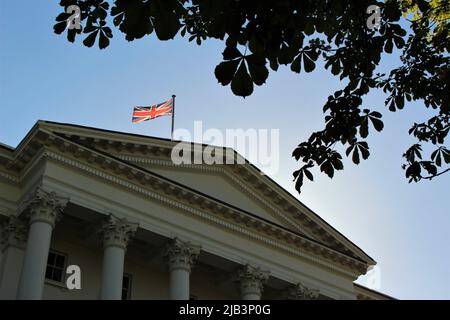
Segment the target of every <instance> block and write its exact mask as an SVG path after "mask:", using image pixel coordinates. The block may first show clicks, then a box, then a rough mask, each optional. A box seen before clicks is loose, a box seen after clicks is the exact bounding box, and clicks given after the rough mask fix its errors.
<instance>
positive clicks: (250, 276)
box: [234, 264, 270, 295]
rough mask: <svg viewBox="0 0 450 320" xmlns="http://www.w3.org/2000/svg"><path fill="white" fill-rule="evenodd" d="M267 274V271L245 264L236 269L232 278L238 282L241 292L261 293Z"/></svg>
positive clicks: (268, 273)
mask: <svg viewBox="0 0 450 320" xmlns="http://www.w3.org/2000/svg"><path fill="white" fill-rule="evenodd" d="M269 275H270V272H269V271H263V270H261V268H259V267H254V266H251V265H249V264H246V265H245V266H243V267H242V268H240V269H239V270H238V272H237V274H236V276H235V277H234V280H235V281H238V282H239V283H240V289H241V294H243V295H245V294H249V293H253V294H257V295H261V294H262V292H263V287H264V284H265V283H266V281H267V279H268V278H269Z"/></svg>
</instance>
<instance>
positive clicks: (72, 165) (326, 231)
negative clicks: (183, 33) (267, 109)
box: [0, 122, 374, 300]
mask: <svg viewBox="0 0 450 320" xmlns="http://www.w3.org/2000/svg"><path fill="white" fill-rule="evenodd" d="M173 145H174V143H173V142H171V141H165V140H164V141H162V140H157V139H156V140H155V139H152V138H148V137H134V136H129V135H124V134H119V133H113V132H102V131H98V130H96V129H92V128H83V127H77V126H70V125H60V124H53V123H47V122H40V123H38V124H37V125H36V126H35V127H34V128H33V130H32V131H31V132H30V134H29V135H28V136H27V137H26V138H25V139H24V142H23V143H22V144H21V145H20V146H19V147H18V148H16V149H15V150H2V151H1V153H0V159H1V160H0V177H1V179H0V190H1V191H2V192H1V195H0V222H1V223H2V225H3V229H2V239H3V240H2V248H3V249H2V265H3V268H2V270H1V271H2V274H1V276H2V278H1V279H2V282H1V284H0V293H1V295H2V296H1V297H2V298H10V299H11V298H14V297H17V298H19V299H66V298H67V299H121V298H122V297H123V295H124V292H126V293H127V294H130V295H129V297H130V298H131V299H156V298H159V299H168V298H170V299H179V300H186V299H189V298H198V299H244V300H257V299H283V298H290V299H355V298H356V294H355V290H354V287H353V281H354V280H355V279H356V278H357V277H358V276H359V275H360V274H363V273H365V271H366V269H367V267H368V266H369V265H372V264H374V261H373V260H372V259H371V258H370V257H368V256H367V255H366V254H365V253H364V252H363V251H361V250H360V249H359V248H358V247H356V246H355V245H354V244H352V243H351V242H350V241H349V240H347V239H346V238H345V237H342V236H341V235H340V234H339V233H338V232H337V231H336V230H334V229H333V228H331V227H330V226H329V225H327V224H326V223H323V222H322V221H321V220H320V218H318V217H317V216H315V214H314V213H312V212H310V211H308V210H309V209H307V208H306V207H304V206H302V205H301V204H300V203H298V201H294V200H293V199H291V198H289V196H287V195H285V194H284V193H283V191H281V190H277V189H276V185H275V184H274V183H273V182H271V181H270V180H267V178H265V177H260V176H261V174H260V173H259V172H257V171H255V170H256V169H255V168H253V167H251V166H250V165H249V164H245V165H232V166H229V167H226V166H225V165H223V166H221V167H214V168H212V167H211V168H210V167H208V166H194V165H193V166H192V167H174V166H172V165H171V164H170V150H171V148H172V147H173ZM174 173H176V174H175V175H173V174H174ZM192 174H196V177H197V179H190V178H189V179H188V180H186V181H183V177H184V178H186V177H190V175H192ZM175 178H176V179H175ZM264 179H266V180H264ZM188 182H189V183H188ZM225 182H226V183H229V184H230V185H225V186H224V187H223V188H224V189H220V190H219V189H218V188H219V187H220V188H221V186H222V184H223V183H225ZM208 185H209V187H208ZM241 189H242V191H239V190H241ZM238 191H239V194H238V193H237V192H238ZM227 193H228V194H232V193H233V194H234V193H235V196H233V197H232V198H229V199H230V200H228V199H227V198H226V197H227V196H226V194H227ZM220 194H223V195H224V196H225V198H223V199H221V198H220ZM224 199H225V200H226V201H225V200H224ZM233 199H237V200H236V201H237V202H236V203H230V202H228V201H233ZM49 252H55V254H56V255H57V257H62V258H60V259H62V260H64V263H63V264H60V263H59V262H57V261H56V260H55V262H54V265H52V266H53V268H54V269H55V270H56V271H54V273H53V278H57V279H58V276H55V274H57V275H59V272H60V269H61V268H62V267H61V265H65V266H67V265H71V264H75V265H78V266H79V267H80V268H81V274H82V279H81V283H82V289H81V290H68V289H67V288H65V286H64V282H61V281H60V283H58V282H57V281H55V280H54V279H53V280H52V279H50V280H49V278H51V277H50V276H49V275H48V274H47V273H46V271H48V270H49V269H48V268H49V265H48V263H49V261H48V257H49ZM64 257H65V258H64ZM63 258H64V259H63ZM21 260H23V261H21ZM19 265H20V267H19V269H20V273H18V272H17V271H16V273H14V270H13V269H14V268H13V267H12V266H19ZM52 266H51V267H52ZM46 268H47V270H46ZM9 274H11V276H8V275H9ZM125 275H126V276H127V283H129V284H130V286H129V287H126V288H125V287H124V280H123V279H124V276H125ZM5 279H8V280H10V281H9V282H8V280H7V281H5ZM14 279H15V280H14ZM13 291H15V292H13Z"/></svg>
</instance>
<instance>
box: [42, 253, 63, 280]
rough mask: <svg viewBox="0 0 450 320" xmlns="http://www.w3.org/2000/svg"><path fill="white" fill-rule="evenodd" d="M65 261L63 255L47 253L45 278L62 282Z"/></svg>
mask: <svg viewBox="0 0 450 320" xmlns="http://www.w3.org/2000/svg"><path fill="white" fill-rule="evenodd" d="M66 259H67V257H66V255H64V254H61V253H58V252H56V251H50V252H49V253H48V259H47V269H46V270H45V278H46V279H48V280H52V281H56V282H63V281H64V269H65V267H66Z"/></svg>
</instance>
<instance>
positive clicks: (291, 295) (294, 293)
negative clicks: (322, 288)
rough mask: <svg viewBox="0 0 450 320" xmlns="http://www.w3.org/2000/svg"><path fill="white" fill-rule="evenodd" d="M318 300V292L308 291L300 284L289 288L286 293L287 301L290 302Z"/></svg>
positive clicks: (308, 289)
mask: <svg viewBox="0 0 450 320" xmlns="http://www.w3.org/2000/svg"><path fill="white" fill-rule="evenodd" d="M318 298H319V290H315V289H310V288H308V287H306V286H305V285H303V284H302V283H300V282H299V283H297V284H295V285H293V286H292V287H290V288H289V289H288V292H287V299H291V300H314V299H318Z"/></svg>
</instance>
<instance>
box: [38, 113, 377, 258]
mask: <svg viewBox="0 0 450 320" xmlns="http://www.w3.org/2000/svg"><path fill="white" fill-rule="evenodd" d="M38 130H44V131H46V132H51V133H52V134H55V135H58V136H61V137H64V139H67V140H68V141H73V142H74V143H76V144H79V145H83V146H86V147H88V148H91V149H92V150H98V151H99V152H101V153H102V154H105V155H110V156H112V157H114V159H117V161H122V162H123V163H124V164H132V165H134V166H136V167H141V168H143V169H145V170H147V171H148V172H152V173H154V174H156V175H158V176H159V177H161V179H167V181H169V182H170V181H175V182H176V183H178V184H180V185H185V186H186V187H189V188H190V189H191V190H194V191H197V192H198V194H199V195H200V196H207V197H211V199H218V201H221V202H223V203H225V204H229V205H231V206H233V207H237V208H239V209H242V210H243V211H245V212H247V213H249V214H250V215H256V216H259V217H260V218H262V219H264V220H267V221H271V222H272V223H274V224H276V225H279V226H282V227H283V228H285V229H289V230H293V231H295V232H297V233H300V234H303V235H305V237H307V238H308V239H311V240H313V241H315V242H318V243H322V244H324V245H325V246H327V247H329V248H333V249H334V250H336V251H339V252H341V253H343V254H346V255H348V256H350V257H353V258H356V259H358V260H361V261H365V262H366V263H368V264H374V263H375V262H374V261H373V259H372V258H370V257H369V256H368V255H367V254H366V253H364V252H363V251H362V250H361V249H360V248H358V247H357V246H356V245H355V244H353V243H352V242H351V241H350V240H348V239H347V238H346V237H344V236H343V235H342V234H340V233H339V232H338V231H337V230H336V229H334V228H332V227H331V226H330V225H329V224H327V223H326V222H325V221H324V220H322V219H321V218H320V217H319V216H318V215H317V214H315V213H314V212H312V211H311V210H310V209H308V208H307V207H306V206H304V205H303V204H302V203H301V202H299V201H298V200H297V199H295V198H294V197H293V196H292V195H290V194H289V193H288V192H287V191H285V190H284V189H283V188H281V187H280V186H279V185H277V184H276V183H275V182H274V181H273V180H271V179H270V178H268V177H267V176H265V175H263V174H261V172H260V171H259V170H258V169H257V168H256V167H254V166H253V165H252V164H250V163H248V162H246V163H245V164H240V165H184V166H176V165H174V164H171V158H170V155H171V150H172V148H173V147H174V145H175V144H176V143H177V142H175V141H170V140H168V139H161V138H154V137H147V136H141V135H134V134H128V133H122V132H114V131H109V130H102V129H96V128H89V127H82V126H77V125H69V124H60V123H53V122H44V121H40V122H38Z"/></svg>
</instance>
